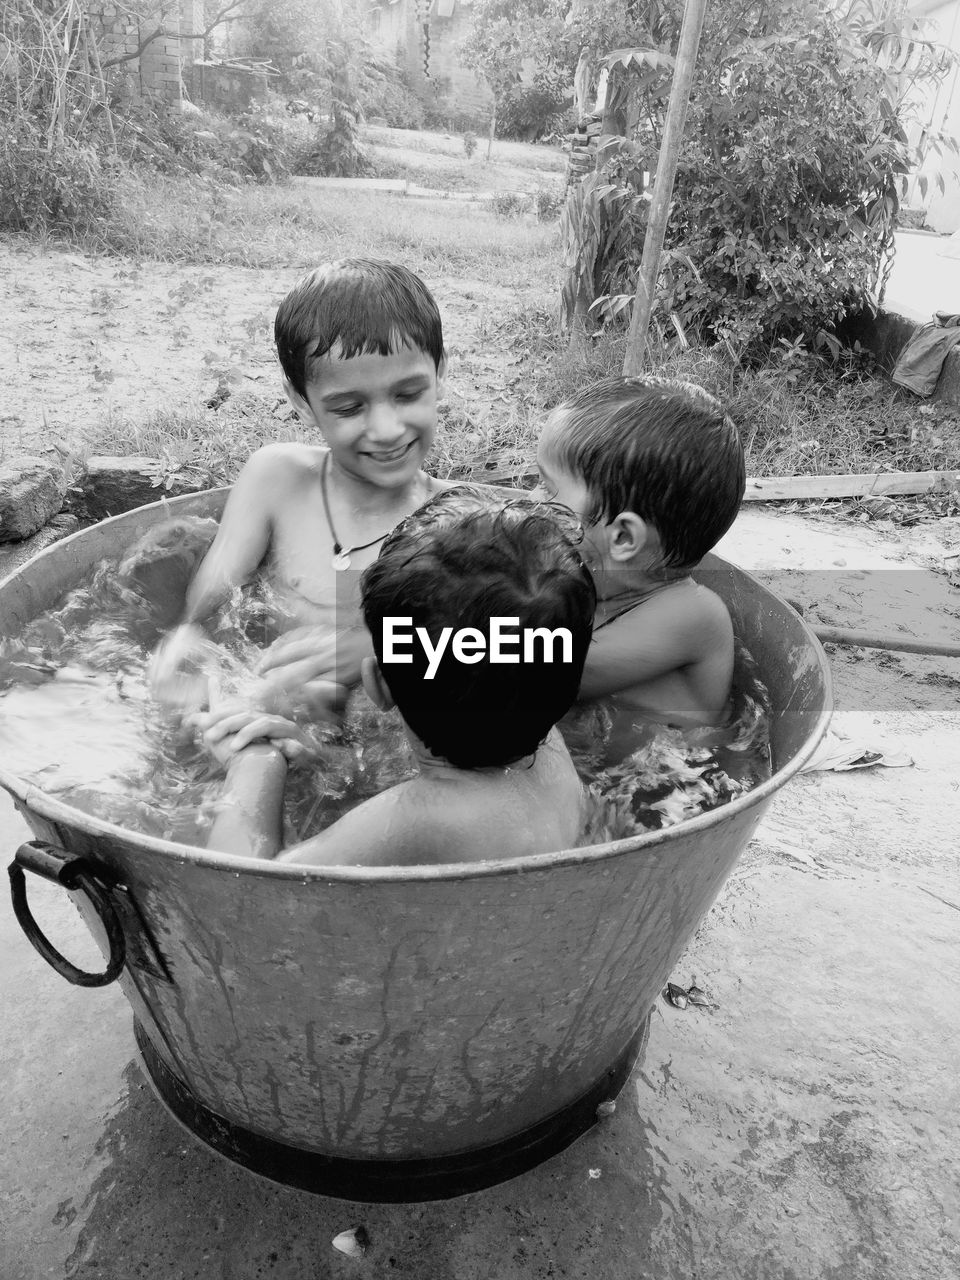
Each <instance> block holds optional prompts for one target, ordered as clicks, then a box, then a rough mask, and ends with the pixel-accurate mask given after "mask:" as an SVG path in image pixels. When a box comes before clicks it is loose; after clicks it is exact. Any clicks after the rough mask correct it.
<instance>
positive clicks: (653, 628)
mask: <svg viewBox="0 0 960 1280" xmlns="http://www.w3.org/2000/svg"><path fill="white" fill-rule="evenodd" d="M732 638H733V629H732V627H731V623H730V615H729V614H728V613H727V610H726V606H725V605H724V604H723V601H722V600H720V599H719V597H718V596H715V595H714V594H713V592H710V591H706V590H705V589H704V588H702V587H700V588H697V591H696V594H695V595H694V594H693V593H691V594H690V595H689V596H687V597H685V598H680V599H677V598H676V597H674V598H673V599H671V598H670V597H669V596H657V597H654V599H652V600H650V601H649V602H648V603H646V604H641V605H638V606H637V608H635V609H633V610H631V611H630V612H629V613H625V614H624V615H623V617H621V618H618V619H617V620H616V621H614V622H611V623H609V624H608V625H607V626H605V627H601V628H599V629H598V630H596V631H595V632H594V634H593V640H592V641H591V644H590V648H589V649H588V651H587V661H586V664H585V666H584V670H583V678H582V680H581V682H580V697H581V698H602V697H604V696H605V695H607V694H612V693H619V692H622V691H623V690H625V689H633V688H635V687H636V686H637V685H643V684H646V683H648V682H651V681H655V680H657V679H659V678H661V677H663V676H666V675H669V674H670V673H671V672H673V671H678V670H680V668H681V667H687V666H690V665H691V664H693V663H697V662H700V661H702V660H703V659H704V658H706V657H707V656H709V655H711V654H714V653H716V652H717V651H718V649H723V648H725V647H727V646H730V645H731V644H732ZM651 710H652V711H658V712H659V711H669V710H670V708H669V707H651Z"/></svg>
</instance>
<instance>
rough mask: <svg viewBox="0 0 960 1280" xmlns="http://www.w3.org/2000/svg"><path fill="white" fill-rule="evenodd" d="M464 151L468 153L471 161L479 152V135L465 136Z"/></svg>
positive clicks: (469, 134)
mask: <svg viewBox="0 0 960 1280" xmlns="http://www.w3.org/2000/svg"><path fill="white" fill-rule="evenodd" d="M463 149H464V151H465V152H466V156H467V159H468V160H471V159H472V158H473V156H474V153H475V152H476V150H477V135H476V134H475V133H469V132H468V133H465V134H464V135H463Z"/></svg>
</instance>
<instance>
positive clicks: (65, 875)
mask: <svg viewBox="0 0 960 1280" xmlns="http://www.w3.org/2000/svg"><path fill="white" fill-rule="evenodd" d="M25 869H26V870H28V871H33V872H34V873H35V874H37V875H39V876H42V877H43V878H44V879H45V880H53V881H54V882H55V883H57V884H61V885H63V887H64V888H65V889H82V890H83V892H84V893H85V894H86V895H87V897H88V898H89V899H90V901H91V902H92V903H93V907H94V910H95V911H96V913H97V915H98V916H99V917H100V923H101V924H102V925H103V927H104V930H105V931H106V934H107V940H108V942H109V944H110V958H109V960H108V962H107V967H106V969H104V971H103V973H87V972H86V970H84V969H78V968H77V966H76V965H75V964H72V963H71V961H69V960H68V959H67V958H66V956H62V955H61V954H60V952H59V951H58V950H57V949H56V947H54V945H53V944H52V943H51V942H50V940H49V939H48V938H47V937H46V935H45V934H44V933H43V931H42V930H41V928H40V926H39V925H38V924H37V922H36V920H34V918H33V912H32V911H31V910H30V905H29V903H28V902H27V881H26V876H25V875H24V870H25ZM7 870H8V872H9V875H10V897H11V899H12V902H13V914H14V915H15V916H16V917H17V921H18V923H19V925H20V928H21V929H22V930H23V932H24V933H25V934H26V936H27V939H28V941H29V942H30V943H31V945H32V946H33V947H34V949H35V950H36V951H38V952H39V953H40V955H42V956H43V958H44V960H46V962H47V964H48V965H50V967H51V969H54V970H56V972H57V973H59V975H60V977H61V978H66V980H67V981H68V982H72V983H73V984H74V985H75V986H77V987H106V986H108V985H109V984H110V983H111V982H113V981H114V980H115V979H116V978H118V977H119V976H120V972H121V970H122V969H123V966H124V962H125V960H126V955H127V946H126V940H125V938H124V935H123V928H122V927H121V924H120V921H119V919H118V918H117V913H116V911H115V910H114V907H113V903H112V902H111V901H110V896H109V894H108V893H107V891H106V889H104V887H103V885H102V884H100V882H99V881H98V880H97V878H96V876H95V875H94V873H93V871H92V869H91V867H90V864H89V863H87V862H85V861H84V860H83V859H82V858H76V857H73V856H72V855H71V854H67V853H65V852H63V850H60V849H55V848H53V847H52V846H51V845H42V844H39V843H36V844H35V843H32V842H31V843H28V844H23V845H21V846H20V848H19V849H18V850H17V852H16V853H15V854H14V859H13V862H11V863H10V866H9V867H8V868H7Z"/></svg>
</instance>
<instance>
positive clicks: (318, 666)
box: [257, 622, 374, 695]
mask: <svg viewBox="0 0 960 1280" xmlns="http://www.w3.org/2000/svg"><path fill="white" fill-rule="evenodd" d="M366 657H371V658H372V657H374V652H373V641H372V640H371V638H370V632H369V631H368V630H367V629H366V627H365V626H364V625H363V623H362V622H358V623H357V625H356V626H354V627H350V628H349V629H348V630H344V631H337V632H335V633H334V634H332V635H331V633H330V628H329V626H325V627H316V626H303V627H295V628H294V629H293V630H292V631H288V632H287V633H286V634H285V635H282V636H279V637H278V638H277V639H276V640H274V642H273V644H272V645H271V646H270V648H269V649H268V650H267V651H266V653H265V654H264V655H263V657H262V658H261V659H260V661H259V663H258V664H257V674H258V675H260V676H264V677H266V682H267V684H268V686H269V687H270V688H271V689H275V690H276V691H277V692H288V691H290V690H305V691H306V692H307V694H308V695H309V693H310V690H311V689H312V688H313V686H314V685H315V684H316V683H318V682H319V683H321V684H323V683H325V682H328V681H332V682H334V683H336V684H339V685H343V686H345V687H346V688H348V689H350V688H353V687H354V685H358V684H359V683H360V667H361V664H362V662H363V659H364V658H366Z"/></svg>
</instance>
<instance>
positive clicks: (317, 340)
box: [273, 258, 443, 398]
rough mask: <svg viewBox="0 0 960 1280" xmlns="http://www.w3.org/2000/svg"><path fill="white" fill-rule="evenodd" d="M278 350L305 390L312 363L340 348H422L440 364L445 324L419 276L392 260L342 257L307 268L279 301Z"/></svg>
mask: <svg viewBox="0 0 960 1280" xmlns="http://www.w3.org/2000/svg"><path fill="white" fill-rule="evenodd" d="M273 332H274V338H275V340H276V344H277V355H278V356H279V357H280V364H281V365H282V366H283V372H284V373H285V374H286V377H287V380H288V382H289V383H290V385H291V386H292V387H293V389H294V390H295V391H296V392H297V393H298V394H299V395H301V396H303V397H304V398H306V395H307V384H308V383H309V382H310V381H311V373H312V370H311V364H312V362H313V361H315V360H318V359H320V358H321V357H322V356H325V355H327V354H328V353H329V352H330V351H331V350H332V349H333V347H334V346H338V347H339V350H338V355H339V356H341V357H342V358H343V359H344V360H349V359H351V358H352V357H353V356H357V355H372V354H377V355H381V356H388V355H393V354H394V353H396V352H397V351H398V350H399V349H400V348H401V347H412V348H413V349H415V350H417V351H422V352H423V353H424V354H425V355H428V356H429V357H430V358H431V359H432V360H433V364H434V367H435V368H436V369H437V370H439V368H440V364H441V361H442V360H443V327H442V325H441V322H440V312H439V311H438V310H437V304H436V302H435V301H434V299H433V295H432V294H431V292H430V290H429V289H428V288H427V286H426V285H425V284H424V283H423V281H422V280H421V279H420V277H419V276H416V275H414V274H413V272H412V271H408V270H407V268H406V267H401V266H398V265H397V264H396V263H393V262H380V261H377V260H375V259H372V258H343V259H341V260H340V261H338V262H325V263H323V264H322V265H321V266H319V267H315V268H314V270H313V271H311V272H309V273H308V274H307V275H305V276H303V277H302V279H300V280H298V281H297V283H296V284H295V285H294V286H293V288H292V289H291V290H290V292H289V293H288V294H287V296H286V297H285V298H284V299H283V301H282V302H281V303H280V306H279V308H278V310H277V318H276V321H275V323H274V327H273Z"/></svg>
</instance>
